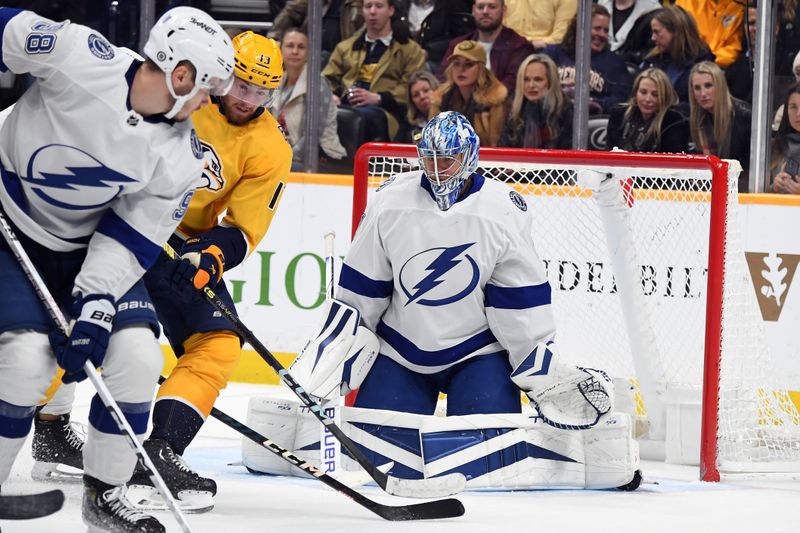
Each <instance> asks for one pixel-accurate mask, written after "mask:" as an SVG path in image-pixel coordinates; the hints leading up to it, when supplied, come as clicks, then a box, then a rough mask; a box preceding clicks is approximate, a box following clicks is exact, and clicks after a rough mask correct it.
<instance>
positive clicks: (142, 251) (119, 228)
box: [97, 209, 161, 270]
mask: <svg viewBox="0 0 800 533" xmlns="http://www.w3.org/2000/svg"><path fill="white" fill-rule="evenodd" d="M97 232H98V233H102V234H103V235H105V236H107V237H111V238H112V239H114V240H115V241H117V242H118V243H120V244H121V245H123V246H124V247H125V248H127V249H128V250H130V252H131V253H132V254H133V255H134V257H136V261H138V262H139V265H141V267H142V268H143V269H145V270H147V269H149V268H150V267H151V266H152V265H153V263H155V261H156V258H157V257H158V254H159V253H161V247H160V246H158V245H157V244H155V243H153V242H152V241H151V240H150V239H148V238H147V237H145V236H144V235H142V234H141V233H139V232H138V231H136V230H135V229H134V228H133V227H132V226H131V225H130V224H128V223H127V222H125V221H124V220H122V219H121V218H120V217H119V215H117V214H116V213H115V212H114V210H113V209H109V210H108V211H106V212H105V214H104V215H103V218H102V219H100V223H99V224H98V225H97Z"/></svg>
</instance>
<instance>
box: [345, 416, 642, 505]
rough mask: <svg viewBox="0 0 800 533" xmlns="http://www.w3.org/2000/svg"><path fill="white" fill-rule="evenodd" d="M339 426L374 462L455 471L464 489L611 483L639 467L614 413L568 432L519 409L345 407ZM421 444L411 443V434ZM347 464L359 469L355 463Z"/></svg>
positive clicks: (409, 472) (404, 470)
mask: <svg viewBox="0 0 800 533" xmlns="http://www.w3.org/2000/svg"><path fill="white" fill-rule="evenodd" d="M342 420H343V421H344V424H343V428H344V430H345V432H346V433H347V434H348V436H349V437H350V438H352V439H353V440H354V441H355V442H357V443H358V444H359V445H360V446H361V447H362V448H363V449H366V450H368V451H369V452H370V454H371V457H372V458H373V460H374V461H376V464H383V463H386V462H389V461H393V462H394V465H395V466H394V467H393V469H392V472H393V473H394V475H396V476H398V477H407V478H408V477H411V476H417V477H419V475H420V473H421V475H422V477H424V478H431V477H435V476H439V475H444V474H450V473H453V472H459V473H462V474H464V475H465V476H466V477H467V480H468V481H467V487H468V488H492V489H507V490H519V489H546V488H593V489H596V488H615V487H619V486H621V485H625V484H626V483H628V482H630V481H631V480H632V479H633V477H634V475H635V472H636V470H637V469H638V468H639V454H638V446H637V444H636V441H634V440H633V438H632V437H631V427H630V417H628V416H627V415H625V414H618V413H615V414H613V415H610V416H609V417H608V418H607V419H606V420H604V421H603V422H601V423H600V424H599V425H597V426H596V427H594V428H592V429H589V430H585V431H568V430H563V429H557V428H554V427H552V426H549V425H547V424H545V423H543V422H542V421H540V420H538V419H536V418H531V417H527V416H525V415H520V414H494V415H467V416H452V417H447V418H442V417H437V416H426V415H414V414H409V413H397V412H394V411H381V410H374V409H359V408H343V412H342ZM414 433H417V434H418V435H419V444H418V445H417V444H415V443H413V434H414ZM343 464H344V465H345V468H347V469H357V468H358V466H357V464H356V463H355V462H354V461H343Z"/></svg>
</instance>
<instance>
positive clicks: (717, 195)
mask: <svg viewBox="0 0 800 533" xmlns="http://www.w3.org/2000/svg"><path fill="white" fill-rule="evenodd" d="M416 158H417V154H416V148H415V147H414V146H413V145H403V144H391V143H369V144H366V145H364V146H362V147H361V148H360V149H359V151H358V153H357V154H356V158H355V168H354V177H355V181H354V188H353V219H352V224H353V232H355V229H356V227H357V225H358V223H359V220H360V218H361V216H362V213H363V212H364V210H365V208H366V206H367V201H368V197H369V195H370V194H371V192H372V191H374V190H375V188H376V187H377V186H378V185H379V184H380V183H381V182H383V181H384V180H385V179H387V178H389V177H390V176H392V175H394V174H397V173H399V172H405V171H409V170H415V169H416V167H417V166H418V165H417V162H416ZM582 170H595V171H598V172H602V173H605V174H611V175H612V177H613V179H612V180H611V181H612V182H613V183H614V190H613V191H610V192H604V193H603V194H606V195H610V196H608V198H611V199H612V200H613V202H614V203H615V206H614V207H608V206H606V207H601V208H598V207H597V204H600V203H608V202H601V201H600V200H601V198H600V196H599V193H597V192H592V191H590V190H587V189H584V188H582V187H580V186H579V185H578V184H577V179H578V178H577V176H578V173H579V172H580V171H582ZM739 171H740V168H739V165H738V163H736V162H728V161H722V160H719V159H718V158H716V157H713V156H699V155H678V154H638V153H626V152H593V151H568V150H533V149H507V148H491V147H487V148H482V149H481V152H480V163H479V172H481V173H483V174H484V175H486V176H489V177H491V178H494V179H499V180H502V181H505V182H507V183H508V184H509V185H510V186H512V187H514V188H515V189H516V190H517V191H518V192H520V193H521V194H523V196H525V197H526V199H527V201H528V203H529V205H530V206H531V211H532V212H533V213H534V216H536V217H537V224H540V225H541V226H542V230H541V232H540V233H537V235H536V242H537V248H538V251H539V255H540V256H541V257H542V259H543V261H544V263H545V266H546V269H547V271H548V277H549V279H550V282H551V285H552V286H553V293H554V294H553V306H554V312H555V314H556V323H557V326H558V328H559V333H558V335H559V337H558V338H557V341H558V344H559V347H560V348H561V349H562V351H563V353H564V354H565V356H567V357H568V358H571V359H574V361H575V362H576V363H581V362H585V363H584V364H588V363H592V364H593V365H594V366H598V367H600V368H604V369H606V370H608V371H609V372H610V373H611V374H612V375H613V376H614V377H615V378H618V379H620V380H621V381H620V382H621V383H623V387H622V388H623V389H624V388H625V386H624V384H625V383H626V382H628V383H631V384H632V385H631V387H630V388H631V389H632V390H633V391H634V392H635V394H634V395H632V396H633V400H632V402H633V403H634V407H633V409H631V411H632V414H633V415H634V417H635V418H636V419H637V427H638V429H639V433H641V435H642V436H644V437H648V438H652V439H655V440H662V441H663V440H664V439H665V437H667V436H668V433H669V431H668V429H669V428H668V423H669V420H668V419H667V420H665V418H666V412H667V411H668V409H666V408H665V403H668V402H669V398H670V396H671V394H672V392H673V391H686V390H688V391H690V394H696V395H697V398H698V401H700V400H701V401H702V410H701V418H702V430H701V433H700V434H701V437H700V446H699V448H700V456H699V460H698V462H699V465H700V472H701V478H702V479H704V480H707V481H717V480H719V479H720V470H721V469H722V470H724V471H731V472H739V471H747V472H755V471H774V470H779V471H783V470H790V471H800V431H798V430H799V429H800V415H798V412H797V409H796V407H795V406H794V404H793V403H792V401H791V398H790V397H789V396H788V395H787V391H788V390H797V388H794V387H793V388H791V389H790V388H789V386H790V385H787V384H786V383H783V382H781V379H779V378H778V376H775V375H770V372H771V367H770V363H769V354H768V353H764V350H765V348H766V346H765V343H764V342H763V336H762V335H763V332H762V331H761V328H760V323H759V320H760V317H758V316H757V311H756V310H757V308H756V307H755V306H756V304H755V296H754V294H753V289H752V287H751V286H747V285H746V284H745V283H744V281H745V278H746V276H749V273H748V272H747V269H746V268H745V267H744V266H743V264H744V253H743V252H744V248H743V243H742V237H741V229H740V228H739V224H740V221H739V217H738V196H737V178H738V174H739ZM594 196H596V200H597V201H595V199H594V198H593V197H594ZM726 278H727V279H726ZM742 331H746V333H745V334H741V332H742ZM762 374H766V375H762ZM776 374H777V372H776ZM794 378H795V376H792V377H791V379H794ZM791 384H794V385H800V382H798V381H791ZM619 388H620V387H619V385H618V389H619ZM701 391H702V392H701ZM701 394H702V396H701ZM623 398H624V394H622V395H620V400H621V401H622V399H623ZM721 399H722V403H721ZM667 455H669V453H668V452H667ZM667 458H668V459H669V457H667Z"/></svg>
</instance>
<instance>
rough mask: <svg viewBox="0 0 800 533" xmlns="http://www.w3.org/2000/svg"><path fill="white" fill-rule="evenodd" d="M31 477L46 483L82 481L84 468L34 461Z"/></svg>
mask: <svg viewBox="0 0 800 533" xmlns="http://www.w3.org/2000/svg"><path fill="white" fill-rule="evenodd" d="M31 478H33V480H34V481H42V482H45V483H54V482H55V483H82V482H83V470H81V469H79V468H73V467H71V466H68V465H65V464H61V463H45V462H43V461H36V462H35V463H33V469H32V470H31Z"/></svg>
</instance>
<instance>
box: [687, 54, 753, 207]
mask: <svg viewBox="0 0 800 533" xmlns="http://www.w3.org/2000/svg"><path fill="white" fill-rule="evenodd" d="M689 90H690V91H691V99H690V100H689V104H690V107H691V114H690V116H689V125H690V129H691V133H692V141H694V143H695V146H696V150H697V151H698V152H699V153H703V154H712V155H715V156H717V157H719V158H722V159H738V160H739V162H740V163H741V164H742V174H741V175H740V177H739V192H747V174H748V172H747V171H748V167H749V165H750V106H749V105H748V104H747V103H746V102H743V101H741V100H738V99H736V98H734V97H733V96H731V93H730V91H729V90H728V83H727V82H726V81H725V74H723V72H722V69H721V68H720V67H719V66H718V65H717V64H716V63H713V62H711V61H703V62H701V63H698V64H696V65H695V66H694V67H693V68H692V71H691V74H690V76H689Z"/></svg>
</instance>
